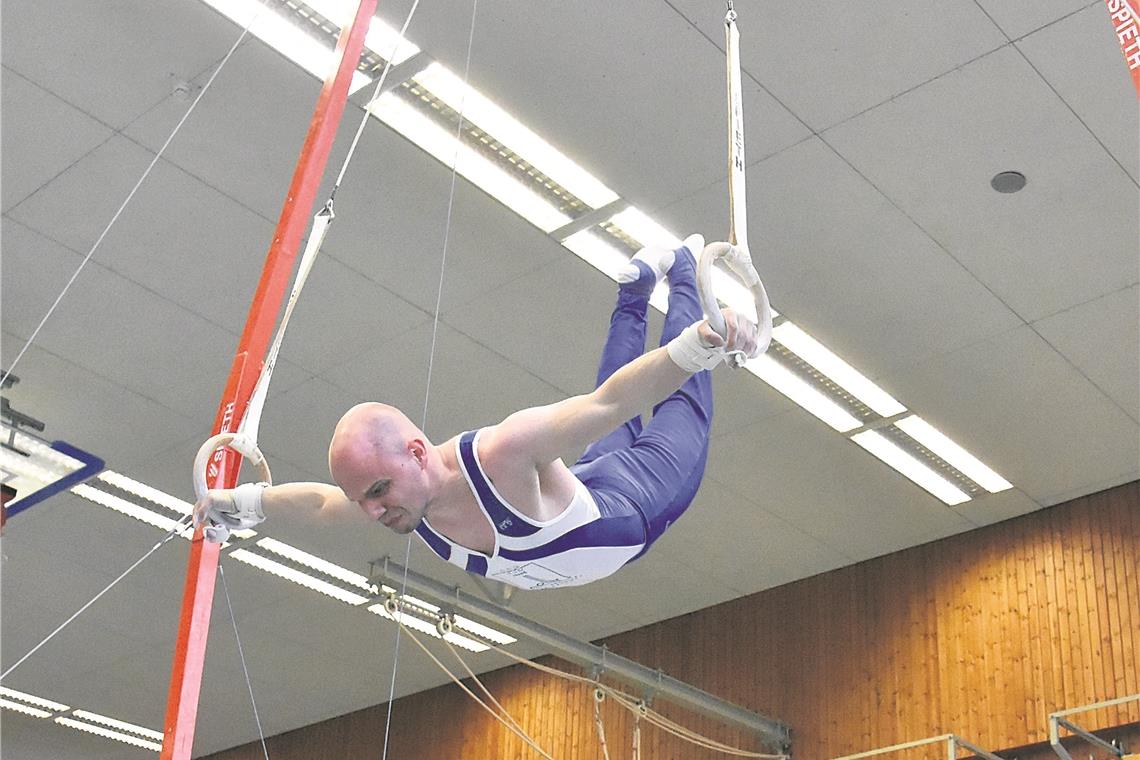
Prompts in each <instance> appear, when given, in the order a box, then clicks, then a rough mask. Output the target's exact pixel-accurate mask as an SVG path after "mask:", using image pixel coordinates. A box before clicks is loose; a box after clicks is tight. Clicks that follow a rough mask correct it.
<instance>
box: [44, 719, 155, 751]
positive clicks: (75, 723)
mask: <svg viewBox="0 0 1140 760" xmlns="http://www.w3.org/2000/svg"><path fill="white" fill-rule="evenodd" d="M55 722H56V723H58V724H60V725H61V726H67V727H68V728H74V729H77V730H79V731H83V732H85V733H88V734H95V735H96V736H102V737H104V738H106V739H114V740H115V741H119V742H122V743H123V744H130V745H132V746H135V747H141V748H142V749H149V750H154V751H155V752H161V751H162V745H161V744H159V743H157V742H152V741H149V740H147V739H143V738H141V737H138V736H133V735H131V734H124V733H122V732H120V731H112V730H111V729H109V728H103V727H102V726H97V725H95V724H92V723H86V722H84V721H79V720H75V719H74V718H62V717H61V718H56V719H55Z"/></svg>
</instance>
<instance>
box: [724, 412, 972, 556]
mask: <svg viewBox="0 0 1140 760" xmlns="http://www.w3.org/2000/svg"><path fill="white" fill-rule="evenodd" d="M708 474H709V475H710V476H711V477H713V478H714V479H716V480H717V481H719V482H720V483H721V484H723V485H725V486H726V487H727V488H729V489H730V490H732V491H734V492H736V493H738V494H740V495H741V496H742V497H743V498H745V499H749V500H751V501H753V502H755V503H758V504H759V505H760V506H761V507H762V508H763V509H765V510H767V511H769V512H771V513H772V514H774V515H777V516H779V517H782V518H784V519H785V520H787V521H788V522H789V523H791V524H792V525H793V526H795V527H798V528H800V529H801V530H803V531H804V532H806V533H808V534H809V535H811V536H812V537H814V538H816V539H818V540H819V541H821V542H822V543H824V544H826V545H827V546H828V547H830V548H831V549H832V551H837V552H841V553H842V554H843V555H845V556H847V557H849V558H851V559H852V560H854V561H859V560H863V559H869V558H870V557H875V556H879V555H881V554H886V553H888V552H890V551H894V550H896V549H901V548H904V547H906V546H913V545H915V544H919V543H924V542H926V541H930V540H933V539H935V538H941V537H943V536H946V535H951V534H953V533H958V532H961V531H963V530H966V529H967V528H969V527H970V524H969V523H968V522H967V521H966V520H965V519H964V518H962V517H961V516H959V515H957V514H955V513H954V512H953V510H951V509H950V508H949V507H947V506H946V505H944V504H943V503H942V502H940V501H938V500H937V499H935V498H934V497H933V496H930V495H929V494H927V492H926V491H924V490H922V489H921V488H919V487H918V486H917V485H914V484H913V483H911V482H910V481H909V480H906V479H905V478H903V477H901V476H899V475H897V474H896V473H895V472H894V470H891V469H890V468H888V467H887V466H886V465H884V464H882V463H881V462H879V460H877V459H875V458H874V457H872V456H871V455H870V454H868V453H867V452H865V451H863V449H861V448H860V447H859V446H857V445H855V444H854V443H851V442H850V441H848V440H847V439H845V438H843V437H842V436H838V435H836V434H835V433H834V432H832V430H831V429H830V428H828V427H826V426H825V425H824V424H823V423H822V422H819V421H818V420H816V419H815V418H814V417H811V416H809V415H807V414H806V413H791V414H787V415H782V416H779V417H773V418H770V419H768V420H765V421H764V423H763V424H761V425H757V426H755V427H754V428H752V429H748V430H741V431H739V432H737V433H732V434H729V435H725V436H721V437H719V438H717V439H716V440H715V441H714V442H713V445H712V448H711V449H710V450H709V464H708Z"/></svg>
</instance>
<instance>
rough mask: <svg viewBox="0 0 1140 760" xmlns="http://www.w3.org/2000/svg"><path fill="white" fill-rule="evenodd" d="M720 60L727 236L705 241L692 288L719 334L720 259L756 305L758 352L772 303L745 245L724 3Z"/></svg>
mask: <svg viewBox="0 0 1140 760" xmlns="http://www.w3.org/2000/svg"><path fill="white" fill-rule="evenodd" d="M724 34H725V60H726V65H727V82H728V230H729V231H728V242H727V243H709V244H708V245H707V246H705V249H704V250H703V251H702V252H701V255H700V258H699V261H698V262H697V289H698V292H699V294H700V298H701V307H702V308H703V309H704V312H705V317H706V318H707V319H708V321H709V326H710V327H712V329H713V330H714V331H715V332H716V333H717V334H719V335H720V336H721V337H725V336H726V332H727V327H726V325H725V322H724V317H723V316H722V315H721V313H720V303H719V302H718V301H717V298H716V293H715V291H714V290H713V281H712V273H713V264H715V263H716V262H717V261H723V262H724V264H725V265H726V266H727V267H728V269H729V271H731V272H732V273H733V274H735V275H736V276H737V277H738V278H739V279H740V280H741V282H742V283H743V284H744V286H745V287H746V288H748V290H749V291H750V292H751V294H752V301H753V303H754V304H755V306H756V326H757V331H758V336H757V337H758V346H759V350H760V352H764V351H766V350H768V345H769V344H770V343H771V342H772V307H771V305H770V304H769V303H768V293H767V291H766V290H765V289H764V283H762V282H761V281H760V275H759V274H758V273H757V272H756V267H755V266H754V265H753V263H752V253H751V252H750V251H749V249H748V207H747V204H746V202H745V201H746V193H745V177H744V170H745V161H744V94H743V88H742V87H741V83H740V82H741V79H740V32H739V30H738V29H737V28H736V11H735V10H733V8H732V4H731V3H729V6H728V13H727V14H726V15H725V17H724ZM746 359H747V357H745V356H744V355H743V353H741V352H734V353H732V354H731V355H730V359H729V360H730V362H731V364H732V365H733V366H736V367H740V366H743V364H744V362H745V361H746Z"/></svg>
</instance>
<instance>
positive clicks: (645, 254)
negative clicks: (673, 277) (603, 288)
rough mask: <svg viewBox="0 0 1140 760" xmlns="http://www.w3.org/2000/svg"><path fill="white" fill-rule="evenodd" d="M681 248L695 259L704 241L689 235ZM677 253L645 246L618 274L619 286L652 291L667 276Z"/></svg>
mask: <svg viewBox="0 0 1140 760" xmlns="http://www.w3.org/2000/svg"><path fill="white" fill-rule="evenodd" d="M682 245H683V247H685V248H688V249H689V253H690V254H691V255H692V256H693V257H694V258H695V257H697V256H699V255H700V253H701V251H702V250H703V249H704V247H705V239H704V238H703V237H701V236H700V235H690V236H689V237H687V238H685V242H684V243H683V244H682ZM678 252H679V249H678V251H671V250H669V249H668V248H658V247H655V246H646V247H645V248H642V249H641V250H640V251H638V252H637V253H636V254H634V256H633V258H632V259H631V260H630V262H629V263H628V264H626V265H625V266H624V267H622V268H621V270H620V271H619V272H618V275H617V280H618V283H620V284H621V285H634V286H636V287H639V288H643V289H645V290H646V291H651V290H653V288H654V287H656V285H657V282H658V280H660V279H661V278H663V277H665V276H666V275H667V274H669V270H670V269H672V268H673V262H674V261H676V258H677V253H678Z"/></svg>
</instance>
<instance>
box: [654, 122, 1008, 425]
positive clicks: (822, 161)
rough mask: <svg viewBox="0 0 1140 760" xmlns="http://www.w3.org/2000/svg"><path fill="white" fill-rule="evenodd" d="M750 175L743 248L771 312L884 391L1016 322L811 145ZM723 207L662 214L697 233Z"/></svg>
mask: <svg viewBox="0 0 1140 760" xmlns="http://www.w3.org/2000/svg"><path fill="white" fill-rule="evenodd" d="M750 178H751V179H752V188H753V189H752V195H751V197H752V203H751V207H750V210H751V214H750V215H749V216H750V218H749V229H750V233H751V240H749V245H750V248H751V250H752V258H753V261H754V262H756V265H757V268H758V269H759V271H760V276H761V277H763V278H764V284H765V286H766V287H767V289H768V293H769V295H770V297H771V299H772V307H773V308H774V309H776V310H778V311H779V312H780V313H782V314H783V315H784V316H786V317H788V318H789V319H791V320H792V321H793V322H795V323H797V324H799V325H800V326H801V327H803V328H804V329H805V330H807V331H808V332H809V333H811V334H812V335H814V336H815V337H816V338H817V339H819V340H820V341H822V342H823V343H824V344H825V345H827V346H828V347H829V348H830V349H831V350H832V351H834V352H835V353H836V354H838V355H839V356H840V357H842V358H843V359H845V360H846V361H847V362H849V363H851V364H852V365H854V366H855V367H857V368H858V369H859V370H860V371H862V372H863V373H864V374H866V375H867V376H868V377H871V378H877V379H880V380H881V383H882V384H883V385H884V387H885V388H886V390H887V391H888V392H891V393H894V392H895V391H894V389H893V388H892V386H891V379H890V374H889V372H890V370H891V369H893V368H894V367H897V366H899V365H902V364H906V363H909V362H912V361H915V360H917V359H920V358H922V357H924V356H927V355H929V354H931V353H938V352H941V351H945V350H947V349H948V348H951V347H956V346H963V345H966V344H968V343H970V342H972V341H975V340H978V339H980V338H983V337H985V336H988V335H993V334H995V333H997V332H1000V331H1002V330H1006V329H1009V328H1010V327H1013V326H1014V325H1017V324H1018V323H1019V320H1018V319H1017V317H1016V316H1015V315H1014V314H1012V313H1011V312H1010V311H1009V309H1008V308H1007V307H1006V306H1004V305H1003V304H1002V303H1001V302H1000V301H999V300H998V299H997V298H995V297H994V296H993V294H992V293H990V292H989V291H988V290H987V289H986V288H985V287H984V286H983V285H982V284H980V283H978V282H977V280H976V279H975V278H974V277H972V276H971V275H970V274H969V273H968V272H967V271H965V270H964V269H963V268H962V267H961V266H960V265H959V264H958V263H956V262H955V261H953V260H952V259H951V258H950V257H948V256H947V255H946V254H945V252H944V251H943V250H942V249H941V248H939V247H938V245H936V244H935V243H934V242H933V241H931V240H930V238H929V237H927V236H926V235H924V234H923V232H922V230H921V229H919V228H918V227H917V226H915V224H914V223H913V222H911V221H910V220H909V219H907V217H906V216H904V215H903V214H902V213H900V212H899V211H898V209H896V208H895V207H894V206H892V204H891V203H889V202H888V201H887V200H886V199H884V198H883V197H882V195H881V194H879V192H877V191H876V190H875V188H874V187H872V186H871V185H870V184H868V182H867V181H866V180H864V179H863V178H862V177H860V176H859V175H858V174H857V173H856V172H854V171H852V170H851V168H850V167H849V166H848V165H847V164H846V163H844V161H843V160H842V159H841V158H840V157H839V156H837V155H836V154H835V153H834V152H833V151H831V150H830V149H829V148H828V147H827V146H826V145H825V144H823V142H821V141H820V140H811V141H808V142H804V143H801V144H800V145H797V146H795V147H794V148H791V149H789V150H786V151H784V152H783V153H781V154H780V155H778V156H775V157H773V158H771V159H768V160H766V161H763V162H762V163H760V164H758V165H755V166H753V167H750ZM824 186H826V188H827V189H826V191H825V192H823V191H821V189H820V188H821V187H824ZM724 203H725V201H724V199H723V197H722V196H721V195H720V194H719V193H710V192H706V193H702V194H700V195H698V196H694V197H692V198H689V199H687V200H686V201H684V202H683V203H681V204H678V205H677V206H675V207H673V208H671V209H670V210H669V213H670V215H671V216H675V217H677V218H680V219H684V220H687V221H688V227H690V228H697V224H698V223H699V221H701V220H705V219H708V218H710V217H711V216H712V215H713V213H715V212H714V209H717V208H718V207H720V208H723V205H722V204H724ZM951 323H953V324H954V325H955V328H954V329H953V330H947V329H946V326H947V325H948V324H951ZM883 325H890V329H889V330H885V329H883ZM900 400H901V401H902V402H903V403H904V404H905V403H906V399H905V398H902V399H900Z"/></svg>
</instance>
